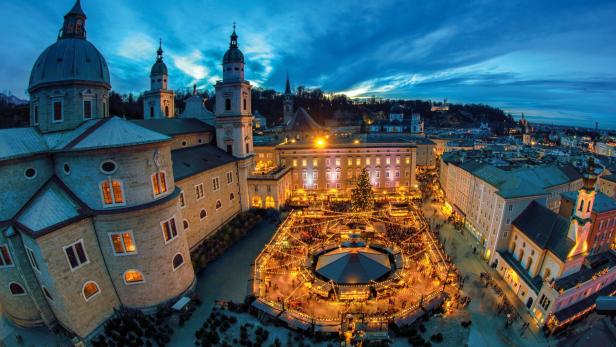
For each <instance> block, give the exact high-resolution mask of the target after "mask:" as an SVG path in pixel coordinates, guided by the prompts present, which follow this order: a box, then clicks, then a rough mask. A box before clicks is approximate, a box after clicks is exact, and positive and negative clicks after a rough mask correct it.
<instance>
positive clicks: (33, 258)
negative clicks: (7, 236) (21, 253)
mask: <svg viewBox="0 0 616 347" xmlns="http://www.w3.org/2000/svg"><path fill="white" fill-rule="evenodd" d="M26 254H27V255H28V260H29V261H30V266H32V268H33V269H36V271H39V272H40V271H41V270H40V269H39V265H38V262H37V261H36V256H35V255H34V251H33V250H32V249H30V248H28V247H26Z"/></svg>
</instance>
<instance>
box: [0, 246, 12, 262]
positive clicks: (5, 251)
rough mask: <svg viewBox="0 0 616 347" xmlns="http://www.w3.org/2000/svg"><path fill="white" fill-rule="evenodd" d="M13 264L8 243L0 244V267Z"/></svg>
mask: <svg viewBox="0 0 616 347" xmlns="http://www.w3.org/2000/svg"><path fill="white" fill-rule="evenodd" d="M5 266H13V259H11V253H9V246H8V245H0V267H5Z"/></svg>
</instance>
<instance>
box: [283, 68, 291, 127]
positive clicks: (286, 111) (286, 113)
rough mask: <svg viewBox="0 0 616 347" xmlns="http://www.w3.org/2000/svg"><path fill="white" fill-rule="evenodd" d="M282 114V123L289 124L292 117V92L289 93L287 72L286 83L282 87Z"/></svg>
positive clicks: (289, 84)
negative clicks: (283, 87)
mask: <svg viewBox="0 0 616 347" xmlns="http://www.w3.org/2000/svg"><path fill="white" fill-rule="evenodd" d="M282 114H283V122H284V124H285V125H286V124H289V122H290V121H291V118H292V117H293V94H292V93H291V83H289V73H288V72H287V85H286V87H285V89H284V96H283V98H282Z"/></svg>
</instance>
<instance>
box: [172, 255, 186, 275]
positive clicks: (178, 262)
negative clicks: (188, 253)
mask: <svg viewBox="0 0 616 347" xmlns="http://www.w3.org/2000/svg"><path fill="white" fill-rule="evenodd" d="M182 265H184V257H183V256H182V255H181V254H180V253H178V254H176V255H175V256H174V257H173V271H175V270H177V269H178V268H179V267H180V266H182Z"/></svg>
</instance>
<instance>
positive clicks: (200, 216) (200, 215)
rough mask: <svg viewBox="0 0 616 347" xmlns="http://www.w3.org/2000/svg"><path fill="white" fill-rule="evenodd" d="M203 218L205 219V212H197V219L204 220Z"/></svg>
mask: <svg viewBox="0 0 616 347" xmlns="http://www.w3.org/2000/svg"><path fill="white" fill-rule="evenodd" d="M205 217H207V212H205V210H203V209H202V210H201V212H199V219H201V220H204V219H205Z"/></svg>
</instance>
